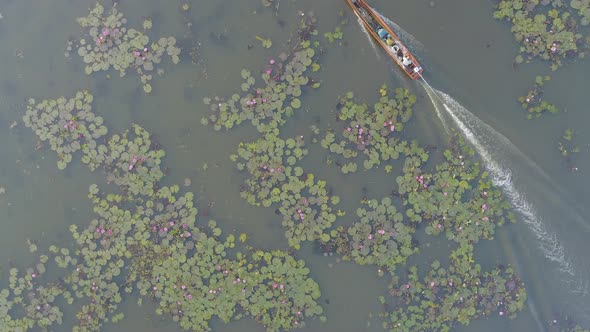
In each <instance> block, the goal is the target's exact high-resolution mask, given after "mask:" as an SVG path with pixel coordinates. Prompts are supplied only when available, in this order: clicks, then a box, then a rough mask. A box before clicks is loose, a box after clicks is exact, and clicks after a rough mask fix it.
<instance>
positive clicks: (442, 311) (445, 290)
mask: <svg viewBox="0 0 590 332" xmlns="http://www.w3.org/2000/svg"><path fill="white" fill-rule="evenodd" d="M450 259H451V263H450V265H449V266H448V267H447V268H444V267H442V266H441V264H440V263H439V262H438V261H434V262H433V263H432V265H431V266H430V270H429V271H428V272H427V273H426V274H425V275H423V274H420V273H418V269H417V267H415V266H412V267H410V268H409V273H408V277H407V279H405V280H404V281H401V279H400V278H399V277H397V276H395V277H394V278H393V280H392V282H391V284H390V295H393V296H395V299H396V300H397V303H398V305H397V306H396V307H395V308H394V309H393V310H391V311H389V312H388V313H386V314H384V317H385V318H386V319H385V322H384V327H385V328H387V329H389V330H390V331H449V330H450V329H451V328H452V327H454V326H455V325H457V324H458V323H460V324H463V325H468V324H469V322H470V321H471V320H473V319H476V318H478V317H483V316H490V315H499V316H505V317H510V318H514V317H516V314H517V312H519V311H520V310H521V309H522V308H523V306H524V303H525V302H526V294H525V291H524V283H523V282H522V281H521V280H520V279H519V278H518V276H516V274H515V273H514V271H513V270H512V268H510V267H504V266H498V267H496V268H495V269H492V270H491V271H482V269H481V266H480V265H479V264H475V263H474V259H473V246H472V245H468V244H464V245H462V246H460V247H459V248H457V249H456V250H455V251H453V253H451V255H450ZM381 301H382V302H383V303H384V304H386V306H387V307H389V306H390V305H391V304H390V303H389V299H386V298H385V297H382V298H381ZM400 302H401V304H403V305H399V304H400Z"/></svg>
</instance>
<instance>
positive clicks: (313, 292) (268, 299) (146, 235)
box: [0, 93, 324, 331]
mask: <svg viewBox="0 0 590 332" xmlns="http://www.w3.org/2000/svg"><path fill="white" fill-rule="evenodd" d="M91 99H92V96H91V95H89V94H87V93H79V94H78V95H77V96H76V99H72V100H71V101H66V100H65V98H63V100H59V101H44V102H42V103H41V104H39V105H40V106H39V107H35V108H34V107H33V106H34V105H35V103H34V101H32V102H31V107H30V110H29V111H28V112H27V114H26V115H25V119H26V120H25V121H26V122H27V123H28V124H29V126H30V127H33V128H34V129H35V132H36V133H37V134H38V135H39V136H43V137H44V138H45V139H46V140H49V141H50V142H53V141H56V142H57V143H56V148H55V149H54V150H56V151H59V150H58V149H57V147H58V146H61V145H60V144H63V141H59V140H57V139H58V138H59V137H61V136H62V135H63V133H62V132H60V131H45V129H46V127H47V126H49V127H50V128H53V127H54V126H55V124H54V122H55V121H56V120H55V119H56V118H59V116H60V114H61V113H60V112H59V111H57V108H56V109H55V110H54V109H53V107H57V106H55V105H66V104H68V103H72V104H76V103H78V102H79V103H82V106H84V105H86V106H84V107H85V110H84V111H85V112H87V113H85V114H84V116H83V117H82V119H85V120H88V119H91V120H95V119H96V118H97V117H96V116H95V115H94V114H93V113H92V112H91V110H90V108H89V106H88V104H89V103H90V102H91ZM84 103H86V104H84ZM47 105H50V106H47ZM82 106H79V108H82ZM48 107H49V110H50V112H49V114H50V116H48V115H47V114H45V113H43V112H40V110H41V111H43V110H45V109H46V108H48ZM68 107H69V106H68ZM68 107H62V108H63V109H65V110H69V111H68V112H71V108H68ZM77 107H78V106H77ZM62 116H63V117H65V119H68V120H69V119H70V118H69V117H67V115H62ZM63 121H64V122H65V120H63ZM101 123H102V122H101ZM67 124H70V123H69V122H68V123H67ZM70 125H71V124H70ZM82 125H84V126H88V127H89V128H90V129H88V130H90V133H92V130H95V129H96V128H91V126H92V125H93V124H91V125H86V124H84V123H83V124H79V123H78V124H76V128H79V127H81V126H82ZM84 130H87V129H84ZM83 132H84V133H87V131H83ZM105 133H106V131H105ZM102 135H104V134H100V135H98V134H97V135H94V136H96V137H95V138H97V137H99V136H102ZM90 136H91V137H94V136H92V135H90ZM283 144H284V145H287V146H288V152H287V153H286V154H287V157H289V156H290V154H291V153H292V154H293V155H294V156H295V157H296V158H301V157H302V156H303V155H304V154H305V153H307V151H306V150H304V149H302V148H301V147H302V142H299V141H298V140H286V141H284V142H283ZM84 151H85V152H86V154H85V155H84V156H83V157H82V158H83V162H84V163H86V164H87V165H88V166H89V168H90V169H91V170H96V169H99V168H101V169H103V170H104V171H105V173H106V175H107V181H108V182H113V183H114V184H116V185H118V187H119V189H120V193H102V192H101V191H100V189H99V187H98V186H97V185H96V184H93V185H91V186H90V187H89V195H88V197H89V198H90V199H91V200H92V203H93V210H94V213H95V214H96V215H97V217H96V218H95V219H94V220H92V221H91V222H90V223H89V225H88V226H87V227H83V229H81V230H79V229H78V226H76V225H72V226H71V227H70V231H71V233H72V237H73V238H74V239H75V240H76V243H75V247H74V248H73V249H72V250H70V249H68V248H58V247H57V246H51V247H50V248H49V252H50V256H51V258H52V260H51V263H54V264H55V265H56V266H57V267H59V268H61V269H62V271H65V272H64V273H65V275H64V276H62V277H61V278H60V282H55V283H52V282H51V281H48V279H49V278H47V277H45V275H44V274H45V272H46V267H45V265H46V263H49V261H50V257H49V256H47V255H41V256H40V263H38V264H37V265H36V266H35V267H33V268H29V269H27V271H26V273H25V274H22V273H21V274H20V275H19V272H18V270H16V269H15V270H12V271H11V278H10V285H9V286H10V288H9V289H4V290H1V291H0V313H2V315H1V317H0V323H2V324H3V326H8V327H14V331H21V330H22V331H25V330H27V329H29V328H33V327H41V328H48V327H51V326H54V325H59V324H61V320H62V316H63V314H62V310H61V309H60V308H59V307H58V306H57V305H56V304H55V303H56V301H57V300H56V299H57V298H58V297H59V298H60V299H63V301H60V302H59V303H60V304H63V302H65V303H67V304H73V305H75V306H76V308H77V313H76V318H77V322H76V325H75V326H74V328H73V330H74V331H98V330H101V329H102V327H103V325H104V323H106V322H111V323H116V322H118V321H119V320H121V319H122V318H123V317H124V315H123V314H122V313H120V312H117V310H118V306H119V304H120V303H121V301H122V299H123V296H124V293H123V291H124V292H126V293H132V292H134V291H135V290H137V291H139V294H140V295H141V296H142V297H141V298H140V302H141V301H142V300H143V299H144V298H147V299H152V300H155V301H158V302H159V304H160V306H159V308H158V309H157V313H159V314H167V315H169V316H170V317H171V318H172V319H173V320H174V321H178V322H179V323H180V325H181V327H183V328H185V329H187V330H199V331H200V330H207V329H208V324H209V320H210V319H212V317H213V316H217V317H219V318H221V319H222V320H224V321H228V320H229V319H239V318H241V317H243V316H244V315H246V314H249V315H251V316H252V317H254V318H255V319H257V320H258V321H260V322H261V323H262V324H264V325H265V326H266V328H267V330H269V331H277V330H279V329H281V330H288V329H291V328H297V327H301V326H305V318H309V317H313V316H316V315H320V314H321V312H322V308H321V307H320V306H319V305H318V303H317V301H316V300H317V299H318V298H319V296H320V293H319V287H318V285H317V283H315V282H314V281H313V280H312V279H310V278H309V277H308V274H309V269H307V268H306V267H305V264H304V263H303V261H296V260H295V259H294V258H292V257H291V256H289V255H288V254H287V253H285V252H281V251H273V252H269V253H267V252H259V251H256V253H252V254H251V255H250V256H246V255H243V254H241V253H238V254H237V255H236V257H237V258H236V259H234V260H232V259H229V258H226V255H227V253H226V251H227V249H228V248H234V246H235V237H234V235H232V234H230V235H228V236H227V237H225V239H222V238H221V229H220V228H219V227H217V225H216V223H215V222H214V221H209V223H208V228H204V227H203V228H199V227H198V226H197V224H196V217H197V213H198V211H197V209H196V208H195V207H194V205H193V199H194V196H193V194H192V193H190V192H189V193H185V194H182V193H180V186H178V185H172V186H161V184H159V182H160V180H161V179H162V177H163V173H162V171H161V169H160V163H161V159H162V157H163V156H164V152H163V151H162V150H155V149H153V144H152V142H151V140H150V134H149V133H148V132H147V131H146V130H145V129H143V128H141V127H139V126H137V125H134V126H133V128H132V130H127V131H125V132H123V133H122V134H116V135H113V136H111V138H110V139H109V140H108V142H107V143H106V144H104V145H98V146H96V144H94V145H92V146H91V147H87V149H86V150H84ZM284 152H285V151H284V150H283V149H282V147H281V148H277V149H276V153H277V155H279V156H282V155H283V153H284ZM58 153H59V152H58ZM70 160H71V157H70V159H69V160H68V161H70ZM286 160H287V161H286V162H290V159H289V158H286ZM316 190H317V189H316ZM239 240H240V241H241V242H244V241H246V236H245V235H240V237H239ZM249 250H250V251H251V252H254V249H249ZM221 266H224V268H225V269H222V268H221ZM236 280H237V281H236ZM246 280H248V282H246ZM121 281H124V283H122V282H121ZM238 281H239V282H240V284H238ZM274 283H278V284H277V287H274ZM213 287H214V288H213ZM222 290H224V291H222ZM23 295H26V298H25V297H23ZM74 302H75V304H74ZM16 317H19V318H16ZM323 319H324V317H322V320H323Z"/></svg>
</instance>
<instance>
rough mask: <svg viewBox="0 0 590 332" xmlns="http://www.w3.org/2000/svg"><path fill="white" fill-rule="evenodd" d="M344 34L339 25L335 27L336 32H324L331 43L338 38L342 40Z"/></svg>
mask: <svg viewBox="0 0 590 332" xmlns="http://www.w3.org/2000/svg"><path fill="white" fill-rule="evenodd" d="M343 36H344V34H343V33H342V28H340V27H339V26H338V27H336V28H335V29H334V32H330V31H328V32H326V33H324V37H326V38H327V39H328V42H329V43H330V44H331V43H333V42H334V40H336V39H338V40H341V39H342V37H343Z"/></svg>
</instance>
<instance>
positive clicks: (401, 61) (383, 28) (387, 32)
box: [346, 0, 424, 80]
mask: <svg viewBox="0 0 590 332" xmlns="http://www.w3.org/2000/svg"><path fill="white" fill-rule="evenodd" d="M346 2H347V3H348V5H349V6H350V8H352V10H353V11H354V13H355V15H356V16H357V17H358V18H359V19H360V20H361V22H362V23H363V25H364V26H365V28H366V29H367V31H369V33H370V34H371V36H373V38H374V39H375V40H376V41H377V42H378V43H379V45H381V47H383V49H384V50H385V52H386V53H387V54H388V55H389V56H390V57H391V58H392V59H393V60H394V61H395V63H397V64H398V65H399V66H400V68H401V69H402V70H403V71H404V72H405V73H406V74H407V75H408V76H409V77H410V78H411V79H413V80H415V79H418V78H420V77H421V76H422V72H423V71H424V69H423V68H422V67H421V66H420V64H419V63H418V61H417V60H416V58H415V57H414V55H412V53H410V51H409V50H408V49H407V48H406V47H405V46H404V44H403V43H402V41H401V40H400V38H399V37H398V36H397V35H396V34H395V33H394V32H393V30H391V28H390V27H389V26H388V25H387V23H385V22H384V21H383V19H382V18H381V17H380V16H379V15H378V14H377V13H375V11H374V10H373V9H372V8H371V7H370V6H369V5H368V4H367V3H366V2H365V0H346ZM380 33H381V35H380ZM384 36H385V37H384ZM390 39H391V40H390Z"/></svg>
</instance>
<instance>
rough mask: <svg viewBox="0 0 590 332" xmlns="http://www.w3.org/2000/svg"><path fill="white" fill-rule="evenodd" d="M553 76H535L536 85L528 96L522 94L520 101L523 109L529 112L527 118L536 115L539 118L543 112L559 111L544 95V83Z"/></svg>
mask: <svg viewBox="0 0 590 332" xmlns="http://www.w3.org/2000/svg"><path fill="white" fill-rule="evenodd" d="M550 79H551V78H550V77H549V76H545V77H543V76H537V77H536V78H535V85H534V86H533V88H532V89H530V90H529V92H528V93H527V95H526V96H521V97H519V98H518V101H519V102H520V103H521V106H522V108H523V109H525V110H527V112H528V113H529V114H528V115H527V118H528V119H529V120H530V119H532V118H533V116H534V117H536V118H538V117H540V116H541V114H543V113H546V112H550V113H557V112H559V110H558V109H557V108H556V107H555V106H554V105H553V104H550V103H548V102H546V101H544V100H542V97H543V88H542V87H543V85H544V84H545V82H546V81H549V80H550Z"/></svg>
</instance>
